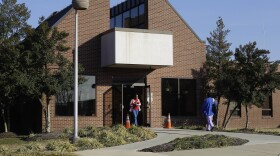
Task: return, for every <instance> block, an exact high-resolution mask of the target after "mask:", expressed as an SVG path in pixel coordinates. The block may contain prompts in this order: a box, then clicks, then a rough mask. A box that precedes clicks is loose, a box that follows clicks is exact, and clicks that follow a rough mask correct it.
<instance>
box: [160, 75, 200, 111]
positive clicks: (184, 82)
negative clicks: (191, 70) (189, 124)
mask: <svg viewBox="0 0 280 156" xmlns="http://www.w3.org/2000/svg"><path fill="white" fill-rule="evenodd" d="M196 110H197V109H196V81H195V80H193V79H176V78H174V79H172V78H164V79H162V115H167V114H168V113H170V114H171V115H172V116H195V115H196Z"/></svg>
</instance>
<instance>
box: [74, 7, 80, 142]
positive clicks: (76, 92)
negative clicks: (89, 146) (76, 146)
mask: <svg viewBox="0 0 280 156" xmlns="http://www.w3.org/2000/svg"><path fill="white" fill-rule="evenodd" d="M74 55H75V56H74V57H75V58H74V59H75V60H74V66H75V67H74V79H75V80H74V81H75V82H74V92H75V93H74V94H75V96H74V137H73V141H74V142H75V140H77V139H79V136H78V101H79V99H78V98H79V97H78V90H79V88H78V10H75V54H74Z"/></svg>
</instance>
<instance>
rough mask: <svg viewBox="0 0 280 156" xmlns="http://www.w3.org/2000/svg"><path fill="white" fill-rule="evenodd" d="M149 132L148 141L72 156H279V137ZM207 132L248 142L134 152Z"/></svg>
mask: <svg viewBox="0 0 280 156" xmlns="http://www.w3.org/2000/svg"><path fill="white" fill-rule="evenodd" d="M152 130H154V131H155V132H156V133H157V135H158V136H157V137H156V138H154V139H152V140H148V141H143V142H137V143H133V144H127V145H122V146H115V147H109V148H103V149H95V150H86V151H79V152H76V154H78V155H80V156H109V155H113V156H144V155H145V156H186V155H194V156H196V155H201V156H202V155H207V156H236V155H238V156H278V155H279V154H280V136H272V135H259V134H244V133H228V132H206V131H196V130H183V129H163V128H155V129H154V128H153V129H152ZM209 133H211V134H222V135H226V136H231V137H238V138H243V139H248V140H249V141H250V142H249V143H247V144H245V145H243V146H234V147H224V148H211V149H198V150H185V151H172V152H162V153H149V152H138V150H140V149H144V148H148V147H152V146H155V145H160V144H163V143H167V142H169V141H171V140H174V139H175V138H181V137H187V136H193V135H205V134H209ZM279 156H280V155H279Z"/></svg>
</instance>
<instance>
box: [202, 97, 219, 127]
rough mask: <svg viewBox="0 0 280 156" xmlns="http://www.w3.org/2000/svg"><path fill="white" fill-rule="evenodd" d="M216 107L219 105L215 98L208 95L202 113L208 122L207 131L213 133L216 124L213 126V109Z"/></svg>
mask: <svg viewBox="0 0 280 156" xmlns="http://www.w3.org/2000/svg"><path fill="white" fill-rule="evenodd" d="M216 105H217V102H216V101H215V99H214V98H212V96H211V94H210V93H208V94H207V98H206V99H205V100H204V102H203V104H202V113H203V116H204V117H205V118H206V120H207V126H206V130H207V131H213V129H214V124H213V116H214V112H213V107H216Z"/></svg>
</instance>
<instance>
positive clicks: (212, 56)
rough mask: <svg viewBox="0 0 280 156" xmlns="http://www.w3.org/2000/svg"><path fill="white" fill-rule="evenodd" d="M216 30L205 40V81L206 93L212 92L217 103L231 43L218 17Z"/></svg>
mask: <svg viewBox="0 0 280 156" xmlns="http://www.w3.org/2000/svg"><path fill="white" fill-rule="evenodd" d="M216 24H217V28H216V29H215V30H214V31H212V32H210V35H211V37H208V38H207V41H208V45H207V47H206V50H207V54H206V81H207V90H208V92H213V93H215V94H216V96H217V98H218V103H220V99H221V97H222V96H223V90H224V88H223V87H226V86H225V85H223V82H224V79H225V77H226V73H225V72H224V69H225V68H228V66H229V65H230V59H231V56H232V55H233V54H232V52H231V51H230V50H229V48H230V46H231V43H228V41H227V40H226V37H227V35H228V33H229V32H230V30H228V29H225V25H224V22H223V19H222V18H220V17H219V19H218V21H217V22H216ZM218 116H219V105H218V106H217V112H216V123H217V126H219V125H218V124H219V121H218Z"/></svg>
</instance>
